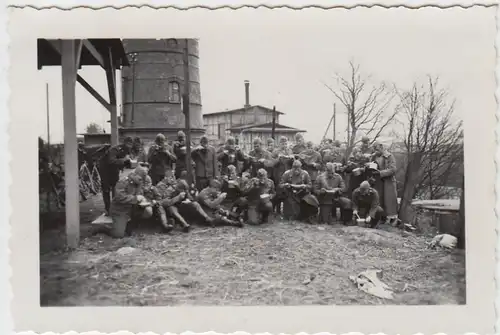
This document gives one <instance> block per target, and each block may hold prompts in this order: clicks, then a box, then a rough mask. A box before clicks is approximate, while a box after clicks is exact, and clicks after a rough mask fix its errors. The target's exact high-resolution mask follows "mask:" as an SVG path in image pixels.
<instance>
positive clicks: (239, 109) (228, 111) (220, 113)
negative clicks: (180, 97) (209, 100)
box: [203, 105, 285, 116]
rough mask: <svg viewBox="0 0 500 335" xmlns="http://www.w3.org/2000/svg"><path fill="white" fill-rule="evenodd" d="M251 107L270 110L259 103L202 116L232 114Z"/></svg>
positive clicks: (278, 112)
mask: <svg viewBox="0 0 500 335" xmlns="http://www.w3.org/2000/svg"><path fill="white" fill-rule="evenodd" d="M253 107H258V108H260V109H264V110H266V111H268V112H272V111H273V110H272V108H267V107H264V106H261V105H252V106H250V107H242V108H237V109H231V110H227V111H222V112H215V113H205V114H203V116H205V115H206V116H211V115H222V114H232V113H237V112H242V111H245V110H247V109H250V108H253ZM276 114H278V115H283V114H285V113H283V112H280V111H276Z"/></svg>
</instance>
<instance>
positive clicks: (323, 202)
mask: <svg viewBox="0 0 500 335" xmlns="http://www.w3.org/2000/svg"><path fill="white" fill-rule="evenodd" d="M324 190H338V192H337V193H336V194H332V193H328V192H324ZM344 191H345V183H344V180H343V179H342V176H341V175H339V174H338V173H334V174H333V175H332V176H329V175H328V172H323V173H322V174H320V176H319V177H318V179H316V182H315V183H314V193H315V194H316V196H317V198H318V202H319V221H320V222H321V223H331V222H332V219H333V218H334V217H336V211H337V206H338V207H340V210H341V218H342V221H343V222H344V223H347V222H348V221H350V220H351V219H352V209H351V208H352V204H351V201H350V200H349V199H348V198H346V197H343V196H342V194H343V193H344Z"/></svg>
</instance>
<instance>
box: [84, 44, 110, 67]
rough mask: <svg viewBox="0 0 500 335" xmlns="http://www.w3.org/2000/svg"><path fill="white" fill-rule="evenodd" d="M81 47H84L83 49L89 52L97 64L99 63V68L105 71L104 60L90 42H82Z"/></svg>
mask: <svg viewBox="0 0 500 335" xmlns="http://www.w3.org/2000/svg"><path fill="white" fill-rule="evenodd" d="M83 45H84V46H85V49H87V50H88V51H89V52H90V54H91V55H92V57H94V59H95V60H96V61H97V63H99V65H101V67H102V68H103V69H105V68H106V63H105V62H104V58H103V57H102V55H101V54H100V53H99V51H97V49H96V48H95V47H94V45H93V44H92V42H90V41H89V40H83Z"/></svg>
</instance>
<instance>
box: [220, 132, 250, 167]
mask: <svg viewBox="0 0 500 335" xmlns="http://www.w3.org/2000/svg"><path fill="white" fill-rule="evenodd" d="M217 160H218V161H219V162H220V163H221V174H222V175H227V174H228V170H227V168H228V166H229V165H233V166H235V167H238V163H239V162H244V161H245V156H244V155H243V153H242V152H241V150H240V148H239V147H238V146H236V142H235V140H234V137H228V138H227V140H226V144H225V145H224V146H223V147H222V150H221V151H220V152H219V154H218V155H217Z"/></svg>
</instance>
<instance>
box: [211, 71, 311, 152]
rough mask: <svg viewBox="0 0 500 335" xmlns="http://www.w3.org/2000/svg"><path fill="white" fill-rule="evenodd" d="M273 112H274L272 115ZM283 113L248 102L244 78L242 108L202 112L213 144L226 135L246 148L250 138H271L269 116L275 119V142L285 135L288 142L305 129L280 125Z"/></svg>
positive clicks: (248, 145)
mask: <svg viewBox="0 0 500 335" xmlns="http://www.w3.org/2000/svg"><path fill="white" fill-rule="evenodd" d="M273 114H274V115H273ZM281 115H284V113H282V112H280V111H274V112H273V110H272V109H270V108H267V107H264V106H260V105H250V83H249V82H248V81H245V105H244V106H243V107H242V108H238V109H232V110H227V111H222V112H216V113H209V114H204V115H203V123H204V127H205V130H206V135H207V136H208V139H209V140H210V141H211V142H212V143H213V144H218V143H222V142H224V141H225V140H226V138H227V137H228V136H234V137H235V138H236V139H237V140H238V142H239V143H238V144H239V145H240V146H241V147H242V148H243V149H244V150H246V151H248V150H250V148H251V146H252V142H253V140H254V138H257V137H259V138H261V139H262V140H263V141H267V139H268V138H271V134H272V128H273V116H274V118H275V136H274V138H275V141H276V143H277V141H278V139H279V137H280V136H285V137H287V138H288V140H289V141H292V140H293V138H294V137H295V135H296V134H297V133H303V132H305V130H301V129H297V128H292V127H288V126H285V125H282V124H280V116H281Z"/></svg>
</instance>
